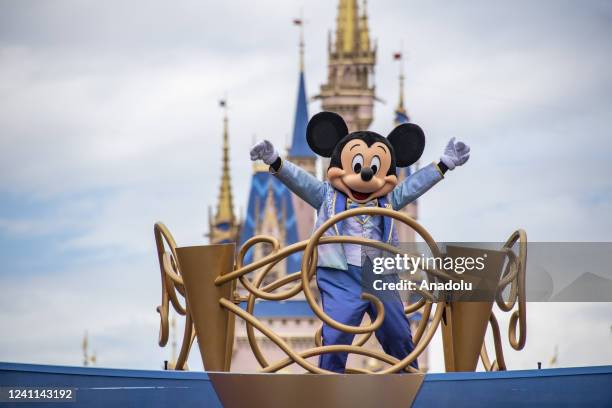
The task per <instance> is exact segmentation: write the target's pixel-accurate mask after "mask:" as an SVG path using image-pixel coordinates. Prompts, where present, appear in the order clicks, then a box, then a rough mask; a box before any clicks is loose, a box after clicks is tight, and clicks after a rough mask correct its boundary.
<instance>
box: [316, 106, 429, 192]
mask: <svg viewBox="0 0 612 408" xmlns="http://www.w3.org/2000/svg"><path fill="white" fill-rule="evenodd" d="M306 137H307V141H308V144H309V146H310V148H311V149H312V150H313V151H314V152H315V153H317V154H319V155H321V156H323V157H330V158H331V160H330V164H329V168H328V170H327V178H328V180H329V182H330V183H331V184H332V185H333V186H334V187H335V188H336V189H338V190H340V191H342V192H343V193H344V194H346V195H347V196H348V197H349V198H351V199H352V200H353V201H355V202H358V203H366V202H368V201H370V200H372V199H374V198H377V197H383V196H385V195H387V194H388V193H389V192H390V191H391V190H393V188H395V186H396V185H397V183H398V179H397V174H396V171H397V167H406V166H409V165H411V164H413V163H414V162H416V161H417V160H418V159H419V157H420V156H421V154H422V153H423V149H424V147H425V136H424V134H423V131H422V130H421V128H420V127H418V126H417V125H414V124H403V125H400V126H398V127H397V128H395V129H394V130H393V131H392V132H391V134H389V136H388V137H383V136H381V135H379V134H377V133H375V132H368V131H364V132H353V133H351V134H348V128H347V127H346V123H345V122H344V120H343V119H342V118H341V117H340V116H339V115H337V114H335V113H332V112H321V113H318V114H317V115H315V116H313V118H312V119H311V120H310V122H309V123H308V128H307V132H306Z"/></svg>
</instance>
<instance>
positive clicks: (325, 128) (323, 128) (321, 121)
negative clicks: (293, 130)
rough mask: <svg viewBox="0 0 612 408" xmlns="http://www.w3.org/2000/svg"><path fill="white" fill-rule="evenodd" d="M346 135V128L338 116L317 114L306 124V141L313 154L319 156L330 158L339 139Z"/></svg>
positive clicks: (330, 113) (323, 113) (324, 113)
mask: <svg viewBox="0 0 612 408" xmlns="http://www.w3.org/2000/svg"><path fill="white" fill-rule="evenodd" d="M347 134H348V128H347V127H346V123H344V119H342V117H341V116H340V115H338V114H337V113H333V112H319V113H317V114H316V115H314V116H313V117H312V118H311V119H310V122H308V127H307V129H306V140H307V141H308V146H310V148H311V149H312V151H313V152H315V153H316V154H318V155H319V156H323V157H331V155H332V153H333V151H334V148H335V147H336V145H337V144H338V142H339V141H340V139H342V138H343V137H344V136H346V135H347Z"/></svg>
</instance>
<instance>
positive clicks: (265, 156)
mask: <svg viewBox="0 0 612 408" xmlns="http://www.w3.org/2000/svg"><path fill="white" fill-rule="evenodd" d="M276 159H278V152H277V151H276V149H275V148H274V145H273V144H272V142H270V141H269V140H264V141H262V142H259V143H257V144H256V145H255V146H253V147H252V148H251V160H253V161H255V160H263V162H264V163H266V164H267V165H270V164H272V163H274V162H275V161H276Z"/></svg>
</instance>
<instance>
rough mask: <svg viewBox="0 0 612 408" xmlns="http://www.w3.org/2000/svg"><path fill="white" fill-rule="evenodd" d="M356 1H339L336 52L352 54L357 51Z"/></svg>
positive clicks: (357, 21)
mask: <svg viewBox="0 0 612 408" xmlns="http://www.w3.org/2000/svg"><path fill="white" fill-rule="evenodd" d="M359 35H360V32H359V18H358V10H357V0H340V4H339V5H338V19H337V28H336V52H338V53H340V54H354V53H355V52H356V51H358V50H359Z"/></svg>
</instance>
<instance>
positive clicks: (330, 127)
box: [251, 112, 470, 373]
mask: <svg viewBox="0 0 612 408" xmlns="http://www.w3.org/2000/svg"><path fill="white" fill-rule="evenodd" d="M306 138H307V141H308V145H309V146H310V148H311V149H312V150H313V151H314V152H315V153H317V154H319V155H320V156H323V157H329V158H331V159H330V163H329V168H328V169H327V181H325V182H323V181H320V180H318V179H316V178H315V177H314V176H312V175H311V174H310V173H308V172H307V171H305V170H303V169H301V168H299V167H298V166H296V165H294V164H292V163H291V162H289V161H287V160H282V159H281V158H280V156H279V155H278V152H277V151H276V149H275V148H274V146H273V145H272V143H270V142H269V141H267V140H264V141H262V142H259V143H258V144H256V145H255V146H253V148H252V149H251V160H263V161H264V163H266V164H268V165H270V171H271V172H272V174H274V175H275V176H276V177H278V178H279V180H281V181H282V182H283V183H284V184H285V185H286V186H287V187H288V188H289V189H290V190H291V191H293V192H294V193H295V194H297V195H298V196H299V197H300V198H302V199H303V200H304V201H306V202H307V203H308V204H310V205H311V206H312V207H313V208H315V209H316V210H317V211H318V215H317V221H316V225H315V229H316V228H318V227H319V226H321V225H322V224H323V223H324V222H325V221H326V220H328V219H329V218H330V217H333V216H334V215H335V214H337V213H339V212H341V211H344V210H346V209H350V208H356V207H359V206H375V207H376V206H377V207H382V208H392V209H394V210H400V209H402V208H404V207H405V206H406V205H408V204H409V203H411V202H413V201H414V200H416V199H417V198H418V197H420V196H421V195H423V194H424V193H425V192H426V191H427V190H429V189H430V188H431V187H432V186H433V185H435V184H436V183H438V182H439V181H440V180H442V178H443V177H444V173H446V171H447V170H453V169H454V168H455V167H456V166H461V165H463V164H464V163H465V162H467V160H468V159H469V157H470V155H469V153H470V148H469V147H468V146H467V145H466V144H464V143H462V142H455V139H454V138H452V139H451V140H450V141H449V142H448V144H447V146H446V148H445V150H444V154H443V155H442V156H441V157H440V161H439V162H438V163H437V164H436V163H432V164H430V165H428V166H425V167H423V168H421V169H420V170H419V171H417V172H415V173H413V174H411V175H410V176H408V177H407V178H406V179H405V180H404V181H402V183H401V184H398V178H397V169H398V167H407V166H410V165H411V164H413V163H415V162H416V161H417V160H419V158H420V157H421V155H422V153H423V150H424V148H425V135H424V133H423V131H422V130H421V128H420V127H419V126H417V125H415V124H412V123H406V124H402V125H399V126H397V127H396V128H395V129H394V130H393V131H392V132H391V133H390V134H389V136H387V137H386V138H385V137H383V136H381V135H379V134H378V133H375V132H370V131H360V132H353V133H351V134H349V133H348V128H347V126H346V123H345V122H344V120H343V119H342V118H341V117H340V116H339V115H337V114H335V113H332V112H320V113H318V114H316V115H315V116H313V117H312V119H311V120H310V122H309V123H308V127H307V131H306ZM333 235H349V236H359V237H364V238H370V239H375V240H379V241H383V242H387V243H389V244H392V245H397V244H398V238H397V231H396V228H395V225H394V222H393V219H391V218H389V217H381V216H358V217H351V218H348V219H345V220H344V221H341V222H339V223H337V224H336V225H335V226H334V228H330V229H329V230H327V231H326V232H325V234H324V236H333ZM364 257H365V255H363V254H362V251H361V247H360V246H359V245H356V244H329V245H322V246H320V247H319V248H318V264H317V274H316V276H317V285H318V286H319V290H320V292H321V301H322V304H323V309H324V310H325V313H327V314H328V315H329V316H330V317H331V318H333V319H334V320H336V321H338V322H340V323H344V324H347V325H352V326H356V325H359V324H360V323H361V320H362V318H363V315H364V313H366V312H367V313H368V314H369V315H370V318H371V319H372V321H373V320H374V319H376V310H375V308H374V306H373V305H372V304H371V303H370V302H369V301H366V300H363V299H361V293H362V273H363V272H362V265H364V262H365V261H366V260H367V259H363V258H364ZM383 304H384V306H385V319H384V320H383V324H382V326H381V327H380V328H379V329H378V330H377V331H376V338H377V339H378V341H379V342H380V344H381V346H382V347H383V349H384V351H385V352H386V353H387V354H390V355H392V356H394V357H396V358H397V359H400V360H401V359H403V358H404V357H406V356H407V355H408V354H409V353H410V352H411V351H412V350H413V349H414V344H413V342H412V335H411V332H410V324H409V322H408V319H407V318H406V315H405V313H404V306H403V304H402V302H401V299H400V298H399V296H397V297H395V298H392V299H387V300H383ZM322 337H323V345H333V344H351V343H352V341H353V337H354V335H353V334H349V333H344V332H341V331H339V330H336V329H333V328H331V327H329V326H328V325H324V326H323V334H322ZM346 360H347V353H328V354H323V355H321V358H320V360H319V366H320V367H321V368H323V369H326V370H330V371H335V372H338V373H343V372H344V370H345V367H346ZM412 365H413V367H415V368H418V365H417V361H416V360H415V361H414V362H413V363H412Z"/></svg>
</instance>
